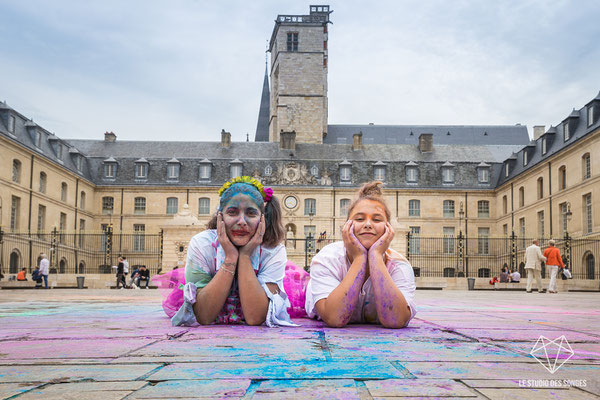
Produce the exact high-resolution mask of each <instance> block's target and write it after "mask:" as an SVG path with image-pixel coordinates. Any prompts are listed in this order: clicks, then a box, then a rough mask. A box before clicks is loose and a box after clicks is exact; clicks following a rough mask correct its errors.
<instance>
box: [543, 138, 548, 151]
mask: <svg viewBox="0 0 600 400" xmlns="http://www.w3.org/2000/svg"><path fill="white" fill-rule="evenodd" d="M546 142H547V140H546V137H545V136H544V137H543V138H542V154H546V151H547V150H546V146H547V144H546Z"/></svg>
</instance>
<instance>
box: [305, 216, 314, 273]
mask: <svg viewBox="0 0 600 400" xmlns="http://www.w3.org/2000/svg"><path fill="white" fill-rule="evenodd" d="M314 216H315V210H314V209H313V208H312V207H311V208H310V209H309V210H308V220H309V225H308V226H309V227H310V228H309V230H308V236H306V237H305V238H304V269H308V253H309V252H310V253H311V254H312V253H313V251H314V244H313V236H312V220H313V217H314Z"/></svg>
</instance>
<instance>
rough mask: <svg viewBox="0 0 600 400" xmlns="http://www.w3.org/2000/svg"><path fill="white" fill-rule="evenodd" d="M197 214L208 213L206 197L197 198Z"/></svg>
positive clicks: (208, 207)
mask: <svg viewBox="0 0 600 400" xmlns="http://www.w3.org/2000/svg"><path fill="white" fill-rule="evenodd" d="M198 214H199V215H208V214H210V199H209V198H207V197H201V198H200V199H198Z"/></svg>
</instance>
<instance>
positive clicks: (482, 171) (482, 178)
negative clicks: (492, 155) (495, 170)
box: [477, 168, 490, 183]
mask: <svg viewBox="0 0 600 400" xmlns="http://www.w3.org/2000/svg"><path fill="white" fill-rule="evenodd" d="M477 176H478V178H479V183H489V181H490V169H489V168H479V170H478V171H477Z"/></svg>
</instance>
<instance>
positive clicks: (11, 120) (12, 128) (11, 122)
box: [8, 115, 15, 133]
mask: <svg viewBox="0 0 600 400" xmlns="http://www.w3.org/2000/svg"><path fill="white" fill-rule="evenodd" d="M8 131H9V132H10V133H15V116H14V115H9V116H8Z"/></svg>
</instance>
